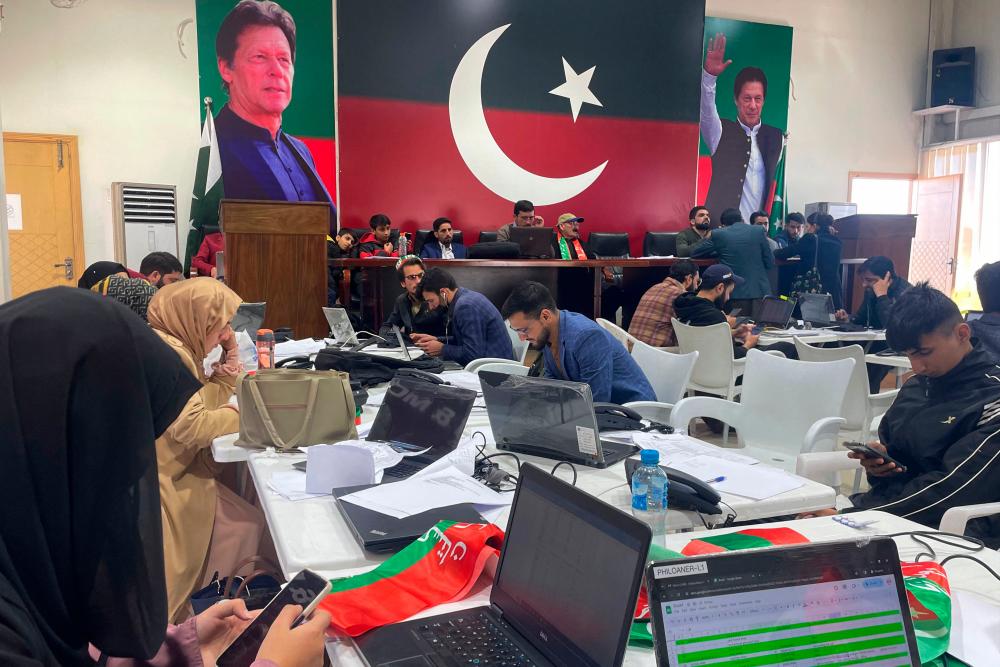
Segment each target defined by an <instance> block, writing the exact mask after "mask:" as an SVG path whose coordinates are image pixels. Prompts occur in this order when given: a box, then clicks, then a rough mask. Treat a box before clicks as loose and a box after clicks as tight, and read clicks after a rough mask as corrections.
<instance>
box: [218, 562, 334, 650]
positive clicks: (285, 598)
mask: <svg viewBox="0 0 1000 667" xmlns="http://www.w3.org/2000/svg"><path fill="white" fill-rule="evenodd" d="M330 588H331V584H330V582H329V581H328V580H326V579H324V578H323V577H321V576H319V575H318V574H316V573H315V572H311V571H310V570H302V571H301V572H299V573H298V574H297V575H295V576H294V577H292V580H291V581H289V582H288V583H287V584H286V585H285V587H284V588H283V589H281V592H280V593H278V594H277V595H275V596H274V597H273V598H272V599H271V601H270V602H268V603H267V606H266V607H264V609H263V610H262V611H261V612H260V614H258V615H257V618H255V619H254V620H253V621H252V622H251V623H250V625H248V626H247V628H246V630H244V631H243V632H242V633H241V634H240V636H239V637H237V638H236V639H235V640H233V643H232V644H230V645H229V648H227V649H226V650H225V651H224V652H223V654H222V655H220V656H219V660H218V662H217V663H216V664H217V665H218V667H249V665H250V664H251V663H253V661H254V660H256V659H257V651H259V650H260V645H261V644H262V643H263V641H264V637H266V636H267V633H268V631H269V630H270V629H271V624H272V623H274V619H276V618H277V617H278V614H280V613H281V610H282V609H284V608H285V607H286V606H288V605H290V604H299V605H302V613H301V614H299V617H298V618H297V619H295V622H294V623H292V627H293V628H294V627H295V626H297V625H299V624H301V623H303V622H305V621H306V620H307V619H308V618H309V617H310V616H311V615H312V613H313V612H314V611H315V610H316V607H317V605H319V603H320V602H321V601H322V600H323V598H325V597H326V595H327V593H329V592H330Z"/></svg>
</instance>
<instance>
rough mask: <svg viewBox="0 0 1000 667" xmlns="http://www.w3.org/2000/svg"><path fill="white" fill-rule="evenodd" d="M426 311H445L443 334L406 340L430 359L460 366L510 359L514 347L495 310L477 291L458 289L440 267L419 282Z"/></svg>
mask: <svg viewBox="0 0 1000 667" xmlns="http://www.w3.org/2000/svg"><path fill="white" fill-rule="evenodd" d="M420 289H421V290H422V291H423V295H424V301H426V302H427V307H428V308H429V309H430V310H437V309H439V308H443V309H445V310H446V311H447V319H446V320H445V325H444V331H445V335H444V337H443V339H442V338H438V337H436V336H432V335H430V334H418V333H415V334H411V335H410V339H411V340H413V342H414V343H415V344H416V345H417V347H419V348H420V349H421V350H423V351H424V352H425V353H427V354H428V355H430V356H432V357H441V358H442V359H446V360H448V361H454V362H456V363H459V364H462V365H463V366H464V365H465V364H467V363H469V362H470V361H472V360H473V359H482V358H483V357H493V358H496V359H510V360H511V361H513V360H514V346H513V345H512V344H511V342H510V336H509V335H508V334H507V327H506V326H505V325H504V323H503V319H502V318H501V317H500V312H499V311H497V307H496V306H494V305H493V304H492V303H490V300H489V299H487V298H486V297H485V296H483V295H482V294H480V293H479V292H473V291H472V290H470V289H466V288H464V287H459V286H458V284H457V283H456V282H455V278H454V277H453V276H452V275H451V274H450V273H448V272H447V271H445V270H444V269H440V268H437V267H435V268H433V269H429V270H428V271H427V272H426V273H425V274H424V279H423V281H422V282H421V283H420Z"/></svg>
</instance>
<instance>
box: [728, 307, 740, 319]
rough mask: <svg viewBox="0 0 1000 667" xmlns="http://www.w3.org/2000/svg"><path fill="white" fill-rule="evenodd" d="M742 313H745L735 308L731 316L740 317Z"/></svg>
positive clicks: (730, 313) (730, 312) (731, 311)
mask: <svg viewBox="0 0 1000 667" xmlns="http://www.w3.org/2000/svg"><path fill="white" fill-rule="evenodd" d="M742 312H743V309H742V308H733V309H732V310H730V311H729V316H730V317H739V316H740V313H742Z"/></svg>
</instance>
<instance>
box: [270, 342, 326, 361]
mask: <svg viewBox="0 0 1000 667" xmlns="http://www.w3.org/2000/svg"><path fill="white" fill-rule="evenodd" d="M324 347H326V342H325V341H322V340H313V339H312V338H303V339H302V340H286V341H285V342H283V343H278V344H277V345H275V346H274V356H275V358H276V359H287V358H288V357H301V356H310V355H313V354H316V353H317V352H319V351H320V350H322V349H323V348H324Z"/></svg>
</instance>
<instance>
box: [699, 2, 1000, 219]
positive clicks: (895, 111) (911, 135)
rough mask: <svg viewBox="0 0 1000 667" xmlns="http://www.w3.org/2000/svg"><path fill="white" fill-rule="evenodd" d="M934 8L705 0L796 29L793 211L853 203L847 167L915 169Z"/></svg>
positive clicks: (732, 14)
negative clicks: (849, 200)
mask: <svg viewBox="0 0 1000 667" xmlns="http://www.w3.org/2000/svg"><path fill="white" fill-rule="evenodd" d="M984 1H987V2H989V1H995V0H984ZM928 11H929V0H808V1H806V0H756V1H752V2H751V1H748V0H707V3H706V8H705V13H706V14H707V15H709V16H718V17H723V18H733V19H742V20H746V21H758V22H761V23H777V24H781V25H790V26H792V27H793V28H794V30H795V32H794V36H793V39H792V81H793V82H794V89H793V90H794V95H795V99H791V100H789V113H788V132H789V146H788V171H787V172H786V180H787V182H788V199H789V202H788V205H789V210H802V208H803V207H804V204H805V203H807V202H813V201H846V197H847V174H848V172H850V171H873V172H906V173H915V172H916V170H917V155H918V152H919V139H920V135H919V125H918V124H917V123H916V122H915V121H914V119H913V117H912V113H911V112H912V111H913V109H918V108H921V107H923V106H924V105H923V100H924V89H925V85H926V83H925V75H926V71H927V70H926V49H927V21H928Z"/></svg>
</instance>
